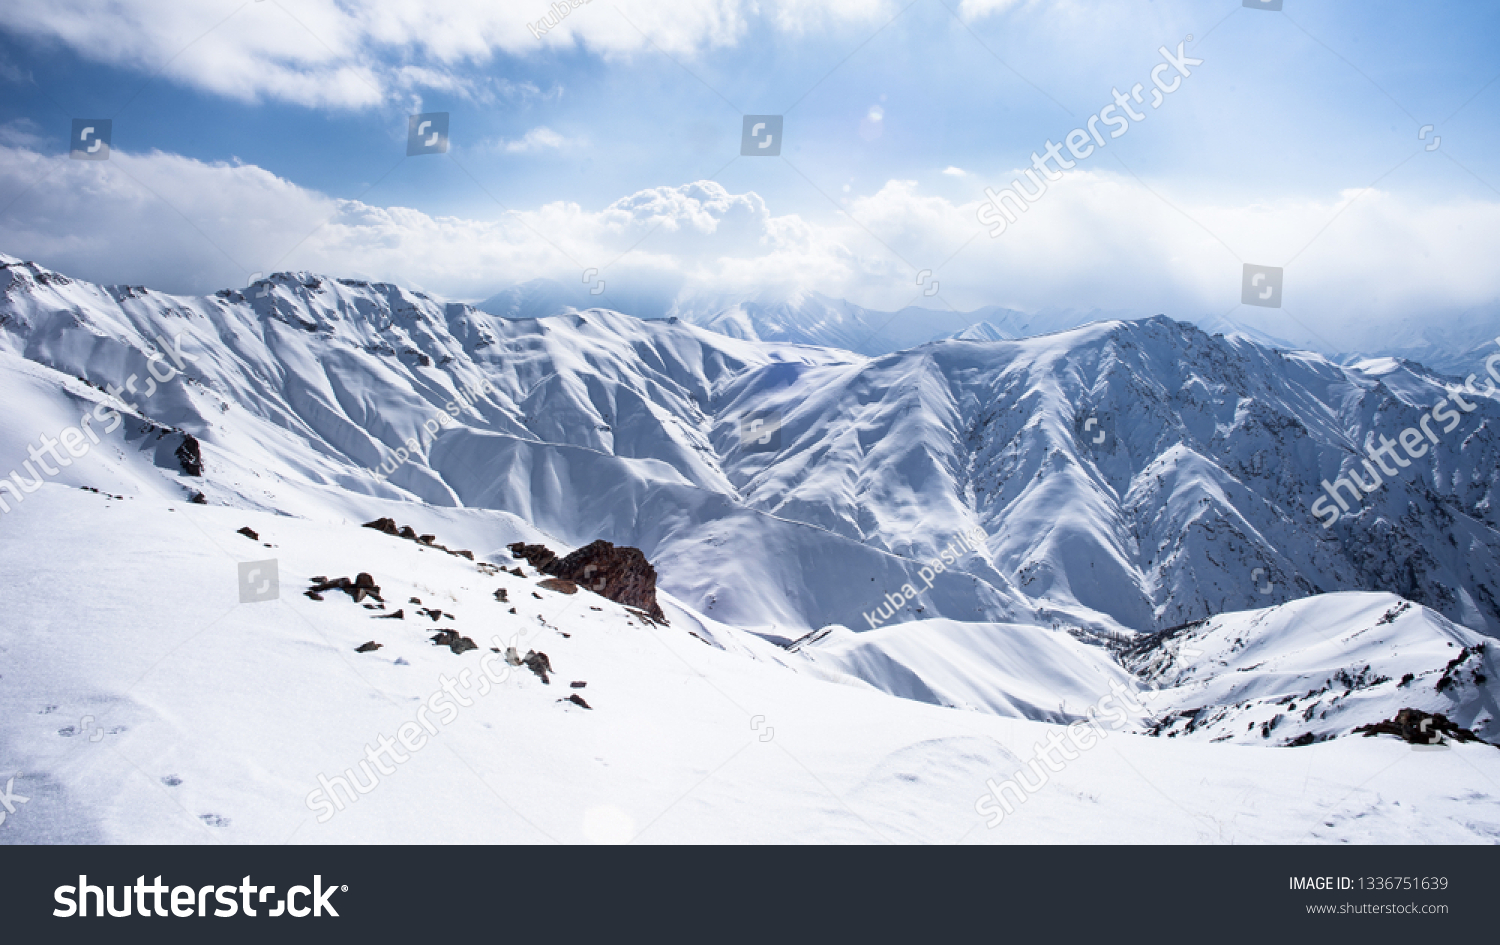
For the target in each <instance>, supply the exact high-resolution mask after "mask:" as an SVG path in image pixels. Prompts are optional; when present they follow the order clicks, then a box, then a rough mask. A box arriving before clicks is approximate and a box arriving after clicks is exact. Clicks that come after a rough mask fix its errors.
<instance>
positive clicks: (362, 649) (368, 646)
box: [354, 640, 380, 653]
mask: <svg viewBox="0 0 1500 945" xmlns="http://www.w3.org/2000/svg"><path fill="white" fill-rule="evenodd" d="M378 649H380V644H379V643H376V642H375V641H374V640H371V641H370V642H369V643H361V644H360V645H359V646H356V647H355V648H354V652H356V653H373V652H374V651H376V650H378Z"/></svg>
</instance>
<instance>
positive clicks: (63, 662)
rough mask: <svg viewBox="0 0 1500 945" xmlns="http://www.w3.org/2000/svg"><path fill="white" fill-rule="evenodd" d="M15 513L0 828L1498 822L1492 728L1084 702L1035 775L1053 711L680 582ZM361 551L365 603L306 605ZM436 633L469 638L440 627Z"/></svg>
mask: <svg viewBox="0 0 1500 945" xmlns="http://www.w3.org/2000/svg"><path fill="white" fill-rule="evenodd" d="M371 501H372V502H375V506H376V509H377V511H379V510H381V509H390V510H392V511H393V512H394V513H395V514H398V515H403V516H410V517H411V520H412V521H413V522H414V523H415V524H417V525H418V526H419V527H421V528H423V529H427V528H431V529H432V530H434V531H435V532H436V533H437V534H438V536H439V538H441V539H442V540H444V541H445V542H447V543H449V544H450V545H452V544H454V540H453V539H454V537H455V536H454V535H452V534H450V532H451V531H452V529H453V528H454V527H455V526H456V524H457V519H462V518H471V517H481V518H483V519H484V521H485V522H486V527H485V529H484V531H485V533H486V534H488V535H489V536H490V539H489V543H488V544H485V545H479V544H475V545H474V546H473V549H474V551H475V552H476V554H477V555H478V556H479V557H480V559H481V561H482V560H483V558H484V557H486V556H487V555H488V553H489V552H490V551H491V550H493V549H497V548H498V547H499V546H500V545H501V544H502V543H504V542H505V541H507V540H510V539H525V540H536V539H538V538H542V537H544V536H539V535H537V534H536V533H535V531H534V530H532V529H530V528H529V527H528V526H526V525H524V524H523V523H520V522H518V521H517V520H515V519H513V518H511V517H509V516H506V515H504V514H501V513H483V512H475V511H472V510H453V509H432V508H425V509H424V508H423V507H421V506H416V505H411V504H404V503H394V502H393V503H380V502H377V501H375V500H371ZM3 524H4V527H3V529H0V573H4V574H6V575H8V576H10V577H9V584H8V586H7V595H6V604H5V607H4V608H3V617H0V652H3V653H4V656H5V669H4V672H3V677H0V745H3V747H4V754H5V757H6V759H7V765H8V766H9V767H8V769H7V777H9V776H11V775H12V774H13V775H14V776H15V781H14V793H15V794H17V795H20V796H22V797H25V798H27V800H26V802H25V803H20V804H17V809H16V811H15V812H14V813H12V814H11V815H10V816H9V817H8V818H7V819H6V822H5V824H4V829H3V831H0V842H8V843H24V842H60V841H63V842H121V843H160V842H173V843H286V842H291V843H309V844H312V843H350V842H362V843H372V842H424V843H500V842H550V841H560V842H596V843H598V842H605V843H607V842H628V841H635V842H646V843H672V842H686V843H704V842H790V843H818V842H859V843H881V842H903V843H1039V842H1050V843H1057V842H1087V843H1096V842H1101V841H1109V842H1121V843H1184V842H1194V843H1201V842H1210V843H1234V842H1239V843H1244V842H1261V843H1305V842H1386V843H1474V842H1482V843H1493V842H1495V840H1496V839H1497V838H1500V827H1497V824H1500V801H1497V800H1496V798H1495V794H1494V791H1493V788H1492V786H1491V782H1493V781H1494V780H1495V779H1496V778H1500V752H1497V751H1496V750H1495V749H1494V748H1492V747H1489V746H1486V745H1454V746H1452V747H1451V750H1448V751H1439V752H1415V751H1412V750H1411V747H1410V746H1408V745H1405V744H1403V743H1401V742H1400V741H1398V740H1396V739H1392V738H1385V737H1382V738H1370V739H1365V738H1349V739H1340V740H1338V741H1335V742H1329V743H1325V744H1317V745H1312V746H1310V747H1306V748H1298V749H1291V750H1288V749H1268V748H1260V747H1241V746H1235V745H1228V744H1218V745H1215V744H1208V743H1195V742H1193V741H1183V740H1182V739H1165V738H1160V739H1158V738H1150V737H1145V736H1141V735H1134V734H1130V733H1129V732H1127V731H1124V730H1121V729H1116V728H1114V727H1112V726H1111V724H1110V723H1108V722H1105V723H1104V724H1102V725H1101V726H1100V729H1101V731H1102V732H1103V736H1102V740H1096V741H1095V742H1094V747H1092V748H1090V749H1088V750H1083V751H1073V750H1071V749H1069V752H1068V753H1067V754H1066V755H1065V757H1066V758H1067V759H1068V760H1066V761H1062V762H1061V763H1060V764H1054V763H1053V762H1050V761H1049V763H1048V764H1047V766H1046V767H1045V768H1044V767H1042V766H1041V764H1040V762H1039V761H1037V760H1036V758H1037V753H1038V751H1041V750H1044V746H1045V745H1047V744H1048V743H1049V741H1050V740H1054V739H1056V738H1057V737H1058V736H1060V735H1063V734H1064V733H1065V731H1066V730H1064V729H1061V728H1059V727H1057V726H1055V725H1050V724H1047V723H1043V722H1033V721H1027V720H1023V719H1015V718H1001V717H997V716H995V715H992V714H989V713H985V712H959V711H954V710H952V709H947V708H942V707H939V706H934V705H924V704H921V703H919V702H914V701H910V700H904V699H894V698H891V697H890V696H888V695H886V694H884V693H881V692H876V691H874V690H873V689H871V688H870V687H868V686H865V685H862V684H858V683H856V682H854V681H852V680H848V679H847V678H842V677H837V676H834V675H832V672H833V671H832V670H821V671H820V669H819V662H808V661H800V660H798V659H797V658H796V656H795V654H788V653H785V652H783V651H781V650H780V649H778V648H776V647H773V646H771V645H770V644H766V643H763V642H761V641H759V640H757V639H755V638H754V637H753V636H750V635H748V634H744V633H742V632H740V631H737V630H735V629H733V628H731V627H726V626H724V625H723V624H720V623H718V622H716V621H713V620H711V619H709V618H705V617H701V616H699V615H697V614H696V613H695V612H693V611H692V609H691V608H686V607H683V606H681V605H680V604H679V603H678V602H675V601H674V600H672V599H671V598H670V597H666V598H664V599H663V600H662V603H663V606H664V609H665V610H666V612H667V615H668V618H669V619H670V621H671V623H670V625H669V626H666V627H662V626H650V625H647V624H645V623H643V622H642V621H641V620H640V619H639V618H638V617H636V616H634V615H633V614H631V613H630V612H629V611H627V610H625V609H623V608H621V607H619V606H618V605H616V604H613V603H612V602H610V601H607V600H604V599H602V598H599V597H596V596H594V595H592V594H590V593H588V592H587V591H580V592H578V593H577V594H574V595H566V594H559V593H555V592H553V591H550V590H547V589H545V588H542V587H541V586H540V585H539V584H538V582H537V581H536V575H535V574H534V573H533V572H532V571H531V569H530V568H527V569H526V576H525V577H515V576H514V575H511V574H508V573H497V572H494V571H491V572H490V573H486V569H484V568H481V567H480V566H479V563H477V562H473V561H469V560H467V559H464V558H459V557H455V556H452V555H448V554H444V553H442V552H440V551H437V550H435V549H431V548H425V547H424V546H422V545H419V544H417V543H415V542H410V541H402V540H398V539H395V538H391V537H389V536H387V535H383V534H381V533H379V532H377V531H374V530H372V529H365V528H360V527H358V526H357V525H355V524H353V523H349V524H348V525H342V526H341V525H338V524H336V523H334V524H330V523H328V522H324V521H314V520H310V519H301V518H293V517H288V516H278V515H275V514H271V513H267V512H260V511H253V510H244V509H229V508H216V507H201V506H196V505H188V504H183V503H180V502H173V503H169V502H166V501H164V500H162V499H160V498H156V497H149V496H141V497H136V498H123V499H111V498H108V497H106V496H101V495H97V494H94V493H90V492H84V491H81V490H78V489H75V488H71V487H64V486H62V485H55V484H49V485H46V486H44V487H43V488H42V489H40V490H39V491H38V492H37V493H35V494H33V495H32V496H30V497H29V498H28V499H27V500H26V502H25V503H24V504H23V505H22V506H20V507H19V508H18V509H17V510H15V511H14V512H12V513H11V514H10V515H8V516H6V517H5V519H4V522H3ZM242 527H249V528H251V529H252V530H255V531H256V532H257V533H258V539H256V540H251V539H250V538H247V537H245V536H243V535H241V534H238V533H237V530H238V529H239V528H242ZM105 536H107V539H108V540H104V537H105ZM267 546H269V547H267ZM269 558H275V559H277V560H278V562H279V565H280V567H279V574H280V580H281V596H280V599H278V600H274V601H265V602H261V603H249V604H246V603H240V602H239V598H238V596H237V587H238V579H237V563H238V562H253V561H259V560H263V559H269ZM143 562H149V566H143V564H142V563H143ZM361 570H364V571H368V572H369V573H371V574H372V576H373V577H374V578H375V580H376V583H377V584H378V585H379V586H380V588H381V593H382V596H383V597H384V599H385V604H386V609H385V610H380V609H378V608H377V609H375V610H369V609H366V608H365V607H363V606H362V605H361V604H357V603H355V602H354V601H353V600H352V599H350V597H348V596H347V595H344V594H339V593H331V594H328V595H326V596H325V599H324V600H322V601H313V600H311V599H309V598H307V597H305V596H303V595H302V593H301V591H302V590H303V589H305V588H306V587H307V584H306V583H305V582H306V581H307V580H308V579H310V578H312V577H315V576H327V575H351V576H352V575H353V574H354V573H355V572H356V571H361ZM500 589H504V590H506V591H507V596H508V598H509V602H508V603H502V602H499V601H497V600H496V599H495V596H494V592H495V591H496V590H500ZM413 598H416V599H419V600H420V601H421V602H422V603H421V604H416V603H413V602H412V599H413ZM367 603H370V601H367ZM397 608H400V609H402V610H403V611H404V619H400V620H394V619H377V618H379V617H381V616H383V615H388V614H390V613H391V612H393V611H394V610H395V609H397ZM512 608H514V610H515V612H514V613H512V612H511V609H512ZM418 609H422V610H429V611H430V610H437V611H439V612H440V614H439V617H440V619H439V620H437V621H433V620H430V619H428V617H426V616H422V615H419V614H417V610H418ZM450 628H451V629H454V630H455V631H456V632H457V633H458V634H460V635H462V636H468V637H470V638H471V639H472V640H473V641H474V642H475V644H476V647H477V648H476V649H474V650H469V651H467V652H462V653H455V652H453V651H452V648H451V647H449V646H438V645H434V644H433V643H432V641H431V637H432V636H434V635H436V634H437V632H438V631H440V630H445V629H450ZM902 629H905V628H902ZM1034 632H1046V631H1034ZM372 642H373V643H379V644H380V645H381V646H380V648H379V649H375V650H368V649H367V650H366V651H365V652H357V650H358V648H360V647H362V646H363V645H364V644H366V643H372ZM1034 643H1035V641H1032V644H1034ZM1032 644H1027V647H1028V648H1030V649H1034V650H1036V651H1038V652H1039V651H1040V649H1041V647H1033V646H1032ZM510 646H515V647H516V648H517V650H518V653H519V654H526V653H528V652H529V651H533V650H535V651H540V652H543V653H545V654H547V657H548V661H549V663H550V665H551V667H552V668H553V670H554V672H552V673H550V674H549V681H548V682H547V683H546V684H544V683H543V682H542V681H541V679H540V677H538V676H537V675H535V674H534V673H533V672H532V671H530V670H529V669H528V668H526V667H524V666H521V667H511V666H507V665H506V664H505V662H504V659H503V650H504V649H506V648H508V647H510ZM491 647H499V648H501V649H502V653H501V654H496V653H493V652H492V650H491ZM721 647H722V648H721ZM996 652H997V655H996V659H995V661H994V665H996V666H1000V665H1003V664H1004V662H1005V658H1004V657H1003V655H1002V654H1001V652H1000V651H999V650H997V651H996ZM820 662H821V661H820ZM487 673H488V674H490V675H488V676H487V675H486V674H487ZM840 678H842V679H843V682H844V683H845V684H839V682H838V680H839V679H840ZM830 680H833V681H830ZM1101 681H1102V680H1101ZM574 682H582V683H586V684H587V685H586V686H585V687H583V688H579V689H574V688H572V683H574ZM1033 685H1036V686H1037V687H1038V688H1041V686H1042V684H1041V683H1040V682H1035V683H1033ZM1109 692H1110V690H1109V689H1108V688H1107V683H1106V684H1105V686H1103V687H1101V688H1100V690H1099V691H1098V692H1096V693H1095V695H1096V696H1104V695H1107V694H1108V693H1109ZM573 695H577V696H579V697H580V698H581V699H582V700H583V701H584V702H586V703H587V704H588V706H589V707H588V708H584V707H583V706H581V705H579V704H577V703H574V702H572V701H564V700H568V699H569V697H570V696H573ZM1074 711H1076V710H1075V709H1074V707H1073V706H1072V704H1071V702H1070V703H1069V713H1070V714H1071V713H1072V712H1074ZM1054 758H1056V756H1055V755H1054ZM1049 769H1050V770H1049ZM1022 771H1026V772H1028V773H1027V775H1026V776H1027V777H1028V778H1031V779H1032V780H1033V781H1035V780H1036V778H1035V777H1034V776H1033V775H1032V774H1031V773H1030V772H1036V771H1040V772H1042V773H1043V774H1042V775H1041V782H1042V784H1041V786H1040V787H1039V788H1038V789H1037V790H1036V791H1035V792H1033V793H1030V794H1029V795H1027V796H1025V798H1024V800H1023V801H1022V802H1019V803H1016V804H1014V805H1013V808H1014V809H1013V810H1012V811H1011V812H1010V813H1009V814H1006V815H1005V816H1004V818H1003V822H1000V823H998V824H995V822H994V814H993V811H994V810H995V807H994V803H993V801H992V800H990V799H989V796H990V790H991V788H990V784H996V785H999V784H1000V783H1001V782H1004V781H1006V780H1008V779H1011V778H1013V777H1016V776H1017V775H1018V773H1019V772H1022ZM344 785H348V786H344ZM330 792H332V796H333V797H337V798H338V803H337V804H334V803H333V801H332V799H331V796H330ZM992 824H993V826H992Z"/></svg>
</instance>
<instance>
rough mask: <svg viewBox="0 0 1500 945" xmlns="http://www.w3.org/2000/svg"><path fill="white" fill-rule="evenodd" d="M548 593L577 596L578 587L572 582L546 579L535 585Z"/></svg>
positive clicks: (560, 579)
mask: <svg viewBox="0 0 1500 945" xmlns="http://www.w3.org/2000/svg"><path fill="white" fill-rule="evenodd" d="M537 586H538V587H543V588H546V589H547V590H549V591H557V592H558V593H559V594H577V593H578V585H577V584H574V583H573V582H572V581H564V580H563V579H562V578H548V579H547V580H545V581H543V582H541V583H540V584H538V585H537Z"/></svg>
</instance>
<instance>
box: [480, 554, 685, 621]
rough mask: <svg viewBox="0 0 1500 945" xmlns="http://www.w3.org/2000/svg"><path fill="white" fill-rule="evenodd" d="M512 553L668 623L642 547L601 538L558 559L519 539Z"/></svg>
mask: <svg viewBox="0 0 1500 945" xmlns="http://www.w3.org/2000/svg"><path fill="white" fill-rule="evenodd" d="M510 553H511V554H512V555H513V556H514V557H517V558H525V559H526V560H527V561H528V562H529V563H530V564H531V566H532V567H534V568H536V569H537V570H538V571H541V572H542V573H544V574H550V575H552V576H553V577H558V578H562V579H563V580H566V581H572V582H573V583H575V584H578V585H580V586H582V587H584V588H587V589H588V590H591V591H593V592H594V593H596V594H598V595H599V596H601V597H607V598H609V599H610V600H612V601H615V602H616V603H620V604H625V605H626V606H628V607H638V608H640V609H641V610H642V611H644V612H645V613H646V614H647V615H649V616H650V617H651V619H652V620H655V621H657V622H659V623H666V620H667V618H666V615H665V614H663V613H662V610H661V606H660V605H658V604H657V602H656V569H655V568H653V567H652V566H651V562H649V561H647V560H646V556H645V554H644V553H642V552H641V550H640V549H639V548H631V547H628V546H626V545H613V544H611V543H609V542H607V541H604V540H602V539H601V540H599V541H596V542H594V543H592V544H590V545H585V546H584V547H582V548H579V549H578V550H577V551H575V552H573V553H572V554H570V555H568V556H567V557H565V558H558V557H557V555H556V554H554V553H553V552H552V551H551V549H549V548H547V547H546V546H544V545H527V544H523V543H521V542H516V543H515V544H513V545H511V546H510Z"/></svg>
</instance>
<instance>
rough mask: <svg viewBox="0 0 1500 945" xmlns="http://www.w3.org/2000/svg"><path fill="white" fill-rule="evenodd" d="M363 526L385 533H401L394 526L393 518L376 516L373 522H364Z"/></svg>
mask: <svg viewBox="0 0 1500 945" xmlns="http://www.w3.org/2000/svg"><path fill="white" fill-rule="evenodd" d="M364 527H365V528H373V529H375V530H376V531H380V532H385V533H386V534H387V535H399V534H400V533H401V531H400V529H398V528H397V527H396V520H395V519H393V518H377V519H376V520H375V521H373V522H366V523H365V525H364Z"/></svg>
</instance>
